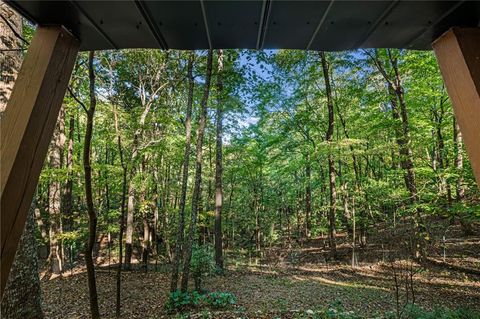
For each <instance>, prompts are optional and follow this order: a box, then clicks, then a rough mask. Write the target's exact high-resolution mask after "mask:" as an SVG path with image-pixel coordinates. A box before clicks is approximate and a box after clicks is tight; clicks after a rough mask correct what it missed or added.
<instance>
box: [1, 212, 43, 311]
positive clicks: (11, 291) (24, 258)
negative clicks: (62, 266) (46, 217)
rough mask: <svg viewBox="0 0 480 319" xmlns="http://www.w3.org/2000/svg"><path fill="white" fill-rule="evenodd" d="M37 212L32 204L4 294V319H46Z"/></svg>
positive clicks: (2, 308) (2, 309) (2, 305)
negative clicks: (37, 234)
mask: <svg viewBox="0 0 480 319" xmlns="http://www.w3.org/2000/svg"><path fill="white" fill-rule="evenodd" d="M34 209H35V207H34V204H33V203H32V207H31V208H30V211H29V213H28V217H27V222H26V225H25V230H24V231H23V234H22V237H20V242H19V244H18V249H17V253H16V255H15V259H14V262H13V265H12V270H11V271H10V276H9V277H8V281H7V285H6V287H5V291H4V294H3V298H2V304H1V317H2V318H4V319H23V318H34V319H40V318H43V311H42V303H41V289H40V279H39V277H38V263H37V245H36V241H35V220H34V218H33V211H34Z"/></svg>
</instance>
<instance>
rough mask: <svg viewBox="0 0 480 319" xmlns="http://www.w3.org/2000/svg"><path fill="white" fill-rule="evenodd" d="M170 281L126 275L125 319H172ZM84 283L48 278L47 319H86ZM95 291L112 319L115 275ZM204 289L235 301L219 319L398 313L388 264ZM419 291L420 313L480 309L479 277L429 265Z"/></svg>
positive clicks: (240, 279)
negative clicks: (335, 310) (336, 310)
mask: <svg viewBox="0 0 480 319" xmlns="http://www.w3.org/2000/svg"><path fill="white" fill-rule="evenodd" d="M169 279H170V277H169V273H168V272H166V271H162V272H149V273H144V272H124V273H123V274H122V305H123V307H122V318H170V317H175V316H174V315H168V314H167V313H165V311H164V309H163V306H164V304H165V301H166V298H167V295H168V287H169ZM86 282H87V281H86V274H85V272H77V273H76V274H73V275H70V276H65V277H57V278H54V279H51V280H44V281H43V282H42V287H43V292H44V295H43V299H44V300H43V306H44V311H45V315H46V317H47V318H88V317H89V307H88V288H87V284H86ZM97 287H98V295H99V304H100V312H101V315H102V318H113V317H114V314H115V271H113V270H112V271H110V272H109V271H108V270H101V271H98V272H97ZM205 287H206V288H207V289H208V290H211V291H229V292H232V293H234V294H235V295H236V296H237V306H236V307H235V309H231V310H232V312H230V313H227V312H220V313H218V314H217V315H215V317H216V318H230V317H232V318H238V317H247V318H274V317H277V316H279V317H282V318H290V317H292V318H293V317H295V316H296V315H297V314H298V313H297V312H295V311H294V312H291V310H296V311H305V310H307V309H313V310H315V309H322V308H325V307H327V306H328V305H329V303H332V302H334V301H340V302H341V304H342V305H343V307H344V308H345V309H346V310H352V311H355V312H356V313H358V314H360V315H363V316H365V317H370V316H373V315H375V314H381V313H384V312H385V311H392V310H394V307H395V304H394V294H393V288H394V286H393V278H392V276H391V269H390V265H388V264H381V263H379V264H369V265H363V266H362V267H357V268H351V267H348V266H345V265H336V266H332V265H320V266H319V265H317V264H306V265H302V266H297V267H288V266H276V267H271V266H266V265H258V266H248V265H244V264H237V266H231V267H230V268H229V269H228V271H227V272H226V273H225V275H223V276H213V277H209V278H207V280H206V281H205ZM414 287H415V295H416V296H415V297H416V303H417V304H418V305H420V306H422V307H425V308H432V307H436V306H446V307H451V308H456V307H466V308H471V309H476V310H479V311H480V277H476V276H474V275H465V274H462V273H453V272H451V271H447V270H444V269H442V268H438V267H437V268H435V267H432V268H431V269H428V270H424V271H422V272H419V273H417V274H416V275H415V279H414ZM274 313H276V314H275V315H274ZM240 314H241V315H240ZM247 314H248V315H247ZM280 314H281V315H280Z"/></svg>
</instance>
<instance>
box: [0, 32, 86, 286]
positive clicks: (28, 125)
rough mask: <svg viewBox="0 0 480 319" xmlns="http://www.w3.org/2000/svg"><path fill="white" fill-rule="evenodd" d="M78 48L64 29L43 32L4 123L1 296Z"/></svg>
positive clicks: (24, 66)
mask: <svg viewBox="0 0 480 319" xmlns="http://www.w3.org/2000/svg"><path fill="white" fill-rule="evenodd" d="M78 48H79V42H78V41H77V40H76V39H75V38H74V37H73V36H72V35H71V34H70V33H69V32H68V31H66V30H65V29H63V28H62V27H58V26H52V27H39V28H38V29H37V32H36V34H35V36H34V38H33V41H32V43H31V45H30V47H29V49H28V52H27V55H26V56H25V59H24V61H23V64H22V68H21V69H20V72H19V74H18V77H17V80H16V82H15V86H14V88H13V91H12V94H11V96H10V100H9V101H8V104H7V107H6V109H5V112H4V114H3V117H2V118H1V119H0V138H1V144H0V154H1V155H0V156H1V158H0V163H1V172H0V173H1V176H0V180H1V184H0V194H1V195H0V196H1V197H0V202H1V206H0V208H1V211H0V214H1V215H0V217H1V243H2V250H1V278H0V281H1V294H2V295H3V290H4V288H5V284H6V282H7V279H8V275H9V273H10V267H11V265H12V263H13V259H14V257H15V252H16V250H17V244H18V241H19V239H20V236H21V234H22V232H23V229H24V227H25V221H26V218H27V214H28V210H29V208H30V204H31V201H32V197H33V193H34V191H35V188H36V187H37V182H38V178H39V175H40V171H41V169H42V166H43V162H44V160H45V156H46V153H47V150H48V145H49V143H50V140H51V138H52V134H53V130H54V127H55V123H56V121H57V117H58V113H59V110H60V107H61V105H62V101H63V97H64V95H65V91H66V88H67V85H68V81H69V80H70V75H71V73H72V70H73V65H74V63H75V58H76V56H77V53H78Z"/></svg>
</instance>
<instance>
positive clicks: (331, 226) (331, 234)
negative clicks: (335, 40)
mask: <svg viewBox="0 0 480 319" xmlns="http://www.w3.org/2000/svg"><path fill="white" fill-rule="evenodd" d="M320 59H321V62H322V69H323V77H324V80H325V91H326V94H327V107H328V129H327V133H326V135H325V140H326V141H327V143H329V147H328V149H329V152H328V179H329V186H330V207H329V210H328V239H329V245H330V250H331V253H332V256H333V258H335V259H336V258H337V243H336V238H335V237H336V226H335V222H336V212H337V189H336V186H335V161H334V159H333V154H332V153H333V152H332V146H331V142H332V137H333V129H334V124H335V117H334V115H335V114H334V109H333V98H332V88H331V86H330V75H329V72H328V63H327V59H326V56H325V52H320Z"/></svg>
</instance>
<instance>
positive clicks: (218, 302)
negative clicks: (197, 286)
mask: <svg viewBox="0 0 480 319" xmlns="http://www.w3.org/2000/svg"><path fill="white" fill-rule="evenodd" d="M236 302H237V299H236V298H235V295H233V294H232V293H229V292H220V291H219V292H211V293H208V294H204V295H201V294H199V293H198V292H197V291H192V292H181V291H180V290H177V291H175V292H172V293H170V295H169V297H168V300H167V303H166V304H165V310H167V311H168V312H170V313H172V312H181V311H186V310H189V309H193V308H202V307H208V308H215V309H221V308H226V307H228V306H230V305H234V304H236Z"/></svg>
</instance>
